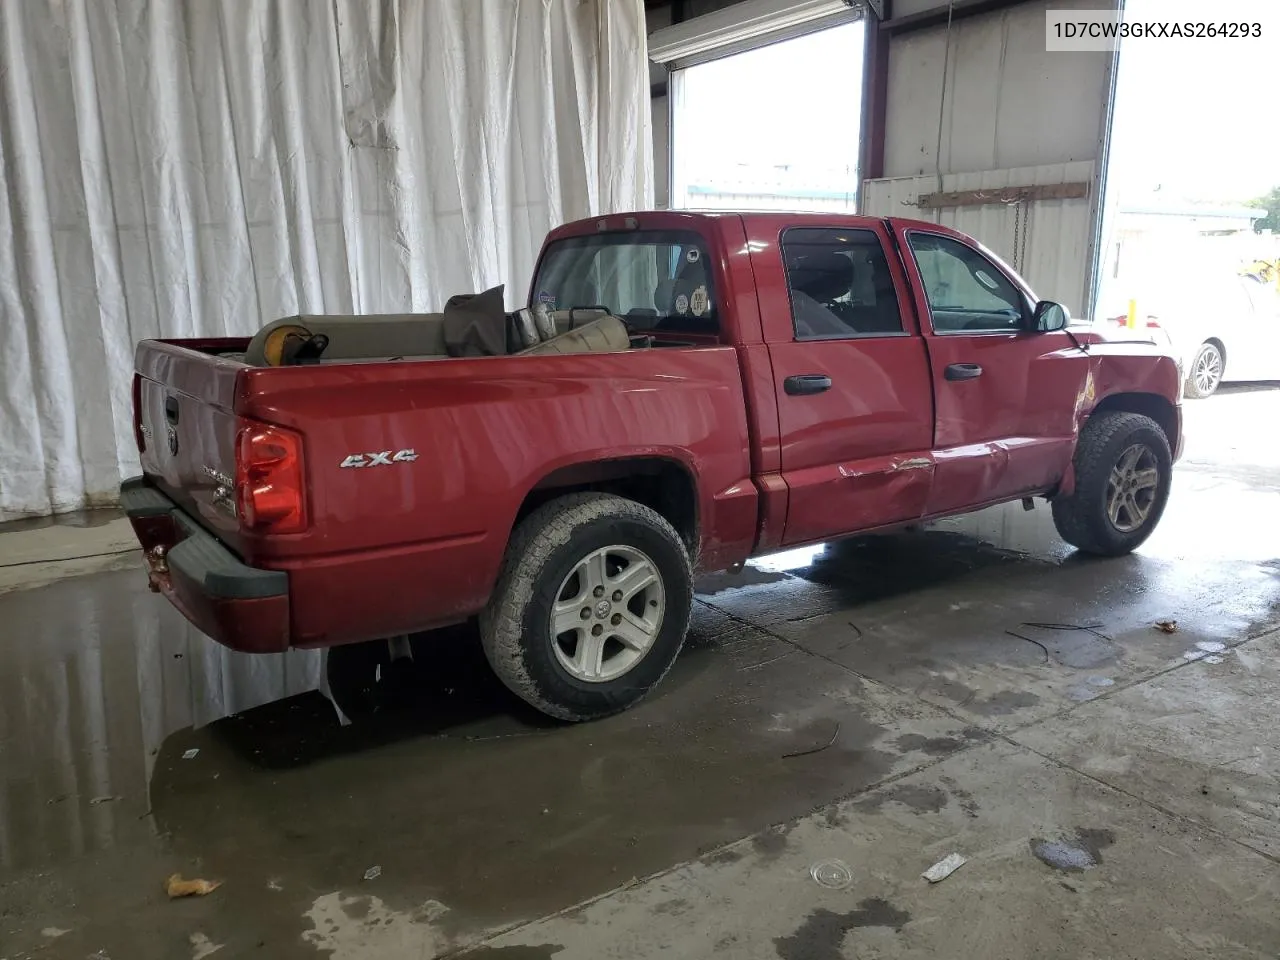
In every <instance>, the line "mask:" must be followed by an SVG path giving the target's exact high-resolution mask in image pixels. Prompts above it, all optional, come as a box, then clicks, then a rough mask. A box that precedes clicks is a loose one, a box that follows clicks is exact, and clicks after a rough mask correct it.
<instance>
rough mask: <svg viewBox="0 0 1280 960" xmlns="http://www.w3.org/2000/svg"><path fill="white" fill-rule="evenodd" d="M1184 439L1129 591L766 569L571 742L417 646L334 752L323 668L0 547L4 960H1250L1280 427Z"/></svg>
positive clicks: (843, 565) (976, 571) (1274, 680)
mask: <svg viewBox="0 0 1280 960" xmlns="http://www.w3.org/2000/svg"><path fill="white" fill-rule="evenodd" d="M1186 413H1187V421H1188V423H1187V428H1188V433H1189V438H1190V439H1189V446H1188V453H1187V459H1186V460H1185V461H1184V463H1183V464H1182V465H1180V466H1179V468H1178V471H1177V478H1176V482H1175V490H1174V496H1173V499H1172V501H1171V504H1170V507H1169V510H1168V513H1167V514H1166V517H1165V520H1164V523H1163V525H1162V526H1161V528H1160V530H1159V531H1158V532H1157V534H1156V535H1155V536H1154V537H1153V538H1152V539H1151V540H1150V541H1149V542H1148V544H1147V545H1146V546H1145V547H1144V548H1143V549H1142V550H1141V551H1140V552H1139V553H1138V554H1137V555H1135V556H1132V557H1128V558H1123V559H1119V560H1113V561H1086V560H1081V559H1077V558H1075V557H1073V556H1072V555H1071V554H1070V551H1069V550H1068V549H1067V548H1065V547H1064V546H1063V545H1062V543H1061V542H1060V541H1058V540H1057V539H1056V537H1055V536H1054V534H1053V530H1052V525H1051V523H1050V521H1049V516H1048V511H1047V510H1045V509H1044V508H1043V507H1041V508H1039V509H1037V510H1036V511H1035V512H1033V513H1024V512H1023V511H1022V510H1021V508H1020V507H1019V506H1017V505H1014V506H1012V507H1006V508H1001V509H998V510H993V511H987V512H985V513H983V514H978V515H975V516H972V517H967V518H962V519H959V520H956V521H953V522H948V523H946V524H943V525H941V526H940V527H939V528H938V529H934V530H930V531H927V532H923V533H916V534H904V535H901V536H893V537H881V538H874V539H870V540H863V541H855V542H849V543H845V544H841V545H836V546H833V547H831V548H829V549H827V550H824V551H804V552H799V553H795V554H791V555H784V556H781V557H778V558H773V559H772V560H770V561H767V562H765V563H762V564H760V565H759V566H757V567H756V568H755V569H749V570H748V571H747V572H746V573H745V574H744V575H742V576H740V577H736V578H735V577H728V576H721V577H715V578H710V579H708V580H707V581H706V582H705V583H704V584H703V585H702V592H701V593H700V596H699V598H698V602H697V605H696V613H695V619H694V627H693V631H692V634H691V637H690V641H689V644H688V647H687V648H686V652H685V654H684V655H683V656H682V657H681V659H680V662H679V663H678V664H677V666H676V668H675V669H674V670H673V671H672V673H671V675H670V676H669V677H668V679H667V680H666V682H665V683H664V684H663V686H662V688H661V689H660V691H659V692H658V693H657V694H656V695H655V696H654V697H653V698H652V699H651V700H649V701H648V702H646V703H644V704H643V705H641V706H640V707H639V708H637V709H635V710H633V711H631V712H629V713H627V714H625V715H623V716H620V717H616V718H613V719H610V720H607V721H603V722H600V723H596V724H591V725H587V726H580V727H572V728H565V727H557V726H552V725H549V724H547V723H546V722H544V721H542V720H541V719H540V718H538V717H537V716H535V715H533V714H531V713H530V712H529V711H528V710H526V709H523V708H522V707H521V705H519V704H518V703H516V702H514V701H513V699H512V698H511V697H510V696H508V695H507V694H506V693H505V691H503V690H502V689H501V688H500V687H499V686H498V685H497V683H496V682H495V681H494V680H492V678H491V677H490V676H489V675H488V673H487V671H486V669H485V667H484V664H483V659H482V658H481V657H480V656H479V655H478V653H477V651H476V649H475V646H474V644H467V643H449V642H444V641H442V642H439V643H437V644H436V645H435V646H434V647H427V648H419V649H418V650H417V651H416V655H417V656H418V658H419V669H420V671H421V672H422V673H423V685H424V688H425V690H426V692H425V693H424V695H423V696H422V698H421V700H420V701H419V702H418V703H417V704H416V705H415V706H413V707H412V708H410V709H407V710H406V711H405V712H404V713H402V714H400V715H398V716H397V717H395V718H394V719H393V721H391V722H388V723H385V724H382V725H380V726H377V727H372V728H354V727H343V726H340V725H339V723H338V722H337V719H336V718H335V715H334V712H333V710H332V708H331V707H330V706H329V704H328V701H327V700H325V699H324V697H323V696H322V695H321V694H320V693H318V692H317V687H318V685H319V683H320V675H321V672H322V671H321V661H320V657H319V655H317V654H297V655H291V656H288V657H280V658H248V657H240V656H236V655H233V654H230V653H228V652H227V651H225V650H222V649H221V648H218V647H215V646H213V645H211V644H209V643H207V642H206V641H204V640H202V639H201V638H200V637H199V636H198V635H197V634H196V633H195V632H194V631H193V630H191V629H190V628H189V627H187V625H186V624H185V622H184V621H183V620H182V619H181V618H180V617H179V616H177V615H176V614H175V613H174V612H173V611H172V610H170V609H169V607H168V606H167V604H165V603H164V602H163V601H162V600H160V599H158V598H156V597H153V596H152V595H150V594H149V593H147V591H146V589H145V585H144V580H143V577H142V575H141V573H140V572H139V570H138V568H137V565H136V564H137V558H136V555H134V554H132V553H123V554H121V553H118V551H119V550H125V549H127V548H128V538H127V532H125V533H124V534H122V533H121V530H122V527H121V522H120V521H118V520H115V519H113V518H112V517H111V516H110V515H97V516H94V517H90V518H86V519H85V520H84V521H82V522H88V523H100V522H102V521H106V522H105V523H103V525H100V526H96V527H88V528H86V527H83V526H81V527H67V526H63V525H58V526H43V527H41V526H39V525H32V524H27V525H21V526H20V527H19V528H12V527H11V528H10V529H9V530H8V531H6V532H4V533H2V534H0V958H4V960H18V958H23V960H26V958H34V957H39V958H46V957H56V958H62V957H67V958H86V957H92V958H111V960H150V958H165V960H170V958H175V957H188V956H190V957H192V958H201V957H206V956H210V955H212V954H214V953H216V955H217V956H218V957H219V958H220V960H223V958H232V957H271V958H273V960H274V958H294V957H297V958H304V957H316V956H331V957H334V958H336V960H346V958H374V957H377V958H379V960H384V958H401V957H405V958H409V957H412V958H430V957H436V956H444V955H451V954H455V953H456V954H460V955H463V956H467V957H472V958H499V957H500V958H504V960H542V958H551V957H554V958H556V960H579V958H582V960H597V958H638V957H653V956H658V955H660V954H665V955H668V956H674V957H682V958H685V957H687V958H696V957H704V956H711V955H720V956H725V957H734V958H738V957H742V958H756V957H759V958H782V960H837V958H840V957H854V956H857V957H895V958H896V957H925V956H929V957H938V956H944V957H969V956H973V957H991V958H996V957H1011V958H1014V957H1028V956H1036V957H1062V958H1079V957H1107V958H1111V957H1125V956H1132V957H1142V958H1144V960H1149V958H1158V957H1209V956H1212V957H1215V958H1229V957H1266V958H1275V957H1277V956H1280V906H1278V900H1280V763H1278V758H1280V728H1277V726H1276V725H1275V724H1274V722H1273V720H1274V715H1275V706H1276V703H1277V699H1278V698H1280V657H1277V652H1280V631H1276V630H1275V628H1276V627H1277V626H1280V498H1278V497H1277V494H1280V445H1278V444H1276V443H1275V441H1274V439H1272V440H1270V441H1266V440H1264V439H1263V438H1264V437H1268V436H1270V437H1274V436H1275V424H1276V423H1277V422H1280V389H1256V390H1248V389H1240V390H1233V391H1230V392H1227V393H1225V394H1223V395H1220V396H1217V397H1214V398H1212V399H1210V400H1208V401H1201V402H1194V403H1189V404H1188V405H1187V408H1186ZM122 537H123V540H122ZM84 554H97V556H92V557H85V556H84ZM73 557H79V558H80V559H68V558H73ZM50 558H59V559H57V560H55V561H54V562H50ZM121 564H124V565H126V567H127V568H126V569H114V568H116V567H118V566H120V565H121ZM73 575H74V576H73ZM1163 619H1175V620H1177V621H1178V624H1179V629H1178V632H1177V633H1174V634H1165V633H1161V632H1159V631H1157V630H1155V629H1153V627H1152V624H1153V623H1154V622H1155V621H1157V620H1163ZM458 639H466V638H465V635H464V634H460V635H459V637H458ZM190 751H198V753H195V754H194V755H191V754H190ZM187 757H189V758H187ZM953 851H954V852H959V853H961V854H963V855H965V856H967V857H969V858H970V859H969V862H968V863H966V864H965V865H964V866H962V867H961V868H960V869H959V871H957V872H956V873H955V874H953V875H952V876H951V877H950V878H948V879H946V880H944V881H942V882H941V883H939V884H937V885H930V884H928V883H927V882H926V881H924V880H923V879H921V877H920V873H921V871H922V870H924V869H925V868H927V867H928V866H929V865H930V864H932V863H934V862H935V861H937V860H939V859H941V858H942V857H944V856H945V855H947V854H949V853H951V852H953ZM833 860H836V861H840V863H838V864H830V863H827V864H825V866H822V869H819V870H818V874H819V875H820V876H823V877H824V878H825V877H827V876H828V874H830V875H833V876H834V877H835V880H836V886H835V888H832V887H827V886H823V885H820V884H819V883H818V882H816V881H815V879H814V878H813V871H814V869H815V868H817V867H819V866H821V865H823V864H824V862H825V861H833ZM375 867H376V868H379V872H378V875H377V876H376V877H373V878H372V879H364V878H365V876H366V871H370V868H375ZM175 872H181V873H182V874H184V875H185V876H187V877H205V878H209V879H217V880H221V881H223V885H222V886H221V887H220V888H219V889H218V890H216V891H215V892H214V893H212V894H211V895H209V896H207V897H204V898H199V899H190V900H181V901H169V900H168V899H166V897H165V895H164V893H163V889H162V888H163V881H164V878H166V877H167V876H169V875H170V874H172V873H175ZM369 875H370V876H373V874H372V873H370V874H369Z"/></svg>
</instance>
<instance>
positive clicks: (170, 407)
mask: <svg viewBox="0 0 1280 960" xmlns="http://www.w3.org/2000/svg"><path fill="white" fill-rule="evenodd" d="M164 418H165V419H166V420H168V421H169V422H170V423H172V424H173V425H174V426H175V427H176V426H177V425H178V398H177V397H165V398H164Z"/></svg>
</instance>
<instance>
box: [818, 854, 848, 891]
mask: <svg viewBox="0 0 1280 960" xmlns="http://www.w3.org/2000/svg"><path fill="white" fill-rule="evenodd" d="M809 875H810V876H811V877H813V879H814V881H815V882H817V884H818V886H820V887H826V888H827V889H828V890H844V889H845V888H846V887H848V886H849V884H851V883H853V871H852V870H850V869H849V865H848V864H847V863H845V862H844V861H843V860H819V861H818V862H817V863H815V864H814V865H813V866H812V867H810V868H809Z"/></svg>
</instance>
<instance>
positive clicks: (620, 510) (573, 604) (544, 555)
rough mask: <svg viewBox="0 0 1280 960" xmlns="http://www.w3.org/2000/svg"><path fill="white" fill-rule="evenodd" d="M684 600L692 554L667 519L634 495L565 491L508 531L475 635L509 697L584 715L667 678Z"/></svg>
mask: <svg viewBox="0 0 1280 960" xmlns="http://www.w3.org/2000/svg"><path fill="white" fill-rule="evenodd" d="M692 604H693V570H692V566H691V564H690V562H689V554H688V551H687V550H686V548H685V545H684V543H683V542H682V541H681V539H680V536H679V534H677V533H676V531H675V530H674V529H673V528H672V526H671V524H669V523H668V522H667V521H666V520H665V519H663V518H662V517H661V516H660V515H659V514H658V513H656V512H655V511H653V510H651V509H649V508H648V507H646V506H643V505H642V504H639V503H636V502H634V501H632V500H625V499H623V498H621V497H615V496H608V495H604V494H573V495H570V496H566V497H562V498H560V499H558V500H554V501H552V502H551V503H548V504H546V505H545V506H543V507H541V508H539V509H538V510H536V511H534V512H533V513H532V514H530V515H529V516H528V517H527V518H525V519H524V520H523V521H522V522H521V523H520V525H519V526H518V527H517V528H516V531H515V534H514V535H513V536H512V538H511V543H510V545H509V546H508V549H507V555H506V559H505V561H504V563H503V569H502V573H501V574H500V576H499V578H498V584H497V587H496V589H495V591H494V594H493V597H492V599H491V600H490V602H489V605H488V607H486V609H485V610H484V612H483V613H482V614H481V616H480V636H481V642H482V645H483V647H484V653H485V657H486V658H487V659H488V661H489V664H490V666H492V668H493V670H494V672H495V673H496V674H497V675H498V677H499V679H501V680H502V682H503V683H504V684H505V685H506V686H507V688H508V689H510V690H511V691H512V692H513V693H515V694H516V696H518V697H520V698H521V699H522V700H524V701H525V702H527V703H529V704H530V705H531V706H533V707H534V708H535V709H537V710H540V711H541V712H543V713H545V714H547V715H548V716H551V717H555V718H557V719H561V720H572V721H581V720H592V719H596V718H598V717H604V716H608V715H609V714H612V713H618V712H619V711H621V710H625V709H626V708H627V707H629V706H631V705H632V704H634V703H635V702H636V701H638V700H639V699H640V698H641V697H643V696H644V695H645V694H646V693H648V692H649V691H650V690H651V689H652V688H653V687H654V686H655V685H657V683H658V682H659V681H660V680H661V679H662V678H663V676H665V675H666V673H667V671H668V670H669V669H670V668H671V665H672V664H673V663H674V662H675V659H676V656H677V655H678V654H679V652H680V647H681V646H682V645H683V644H684V637H685V633H686V631H687V630H688V628H689V614H690V610H691V607H692Z"/></svg>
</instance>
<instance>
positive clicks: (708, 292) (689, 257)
mask: <svg viewBox="0 0 1280 960" xmlns="http://www.w3.org/2000/svg"><path fill="white" fill-rule="evenodd" d="M710 261H711V258H710V257H709V256H708V255H707V247H706V244H705V242H704V241H703V239H702V237H701V236H699V235H698V234H696V233H691V232H686V231H680V230H629V231H625V232H618V233H598V234H591V235H589V236H584V237H568V238H566V239H564V240H559V241H557V242H556V243H553V244H552V245H551V246H549V247H548V248H547V251H546V253H545V254H544V255H543V257H542V262H541V263H540V264H539V265H538V276H537V278H536V279H535V280H534V284H533V291H534V299H535V300H536V301H538V302H540V303H544V304H546V305H547V306H548V307H550V308H551V309H552V310H571V309H574V308H579V307H581V308H590V307H604V308H605V309H607V310H608V311H609V312H610V313H612V314H613V315H614V316H618V317H623V318H625V319H627V320H629V321H632V322H633V323H635V324H636V325H637V326H639V327H641V328H652V329H657V330H687V331H690V332H708V333H716V332H718V330H719V321H718V318H717V314H718V310H719V304H718V303H717V301H716V292H715V286H714V284H713V283H712V271H711V263H710Z"/></svg>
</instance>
